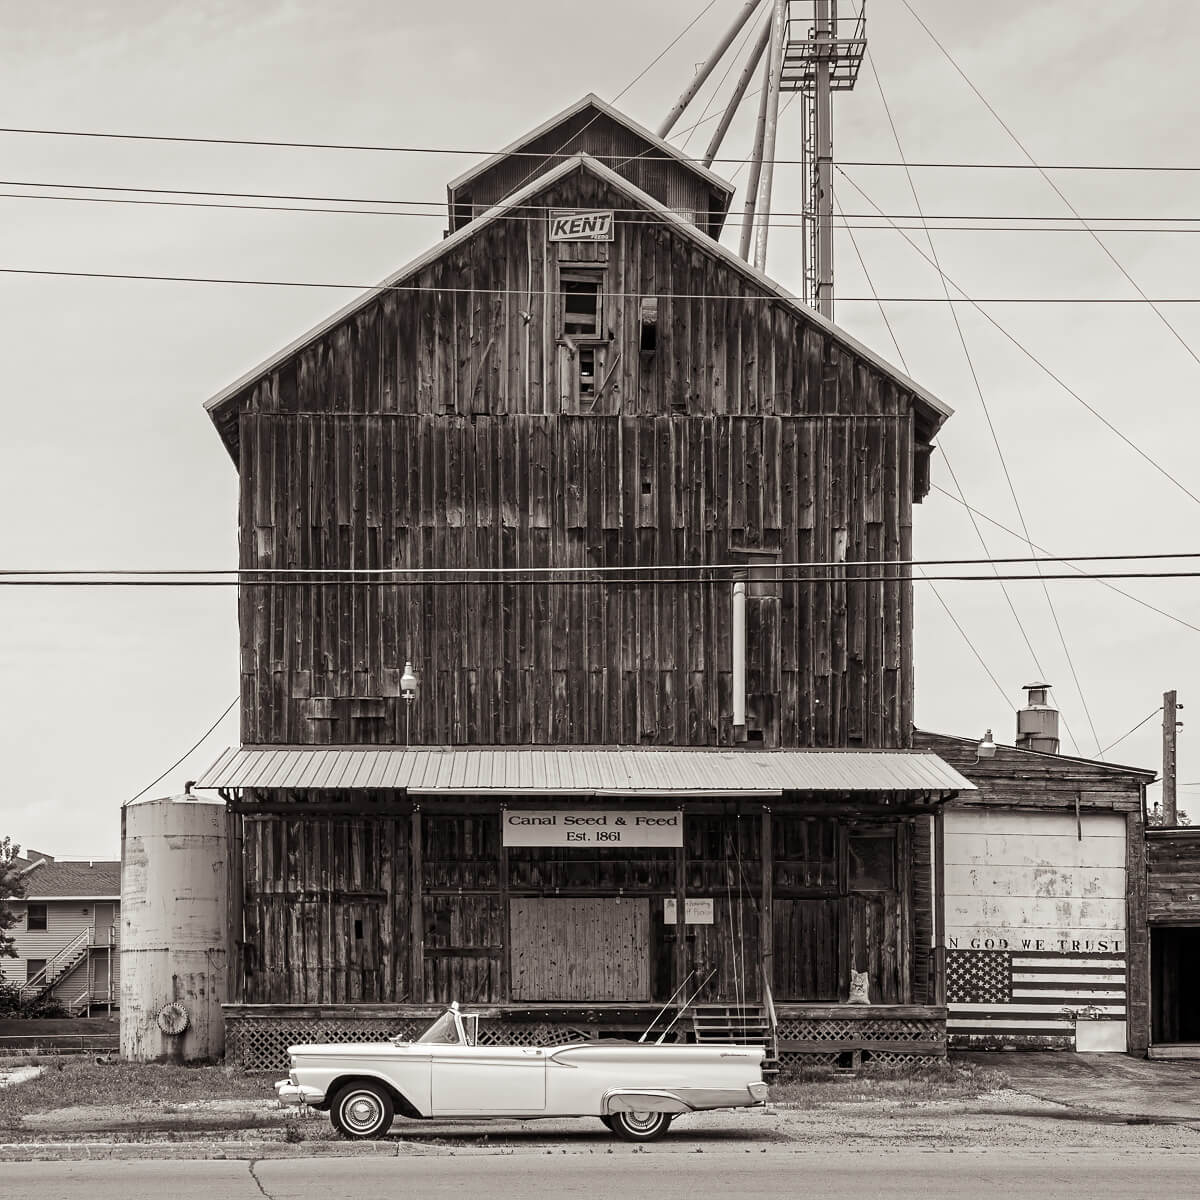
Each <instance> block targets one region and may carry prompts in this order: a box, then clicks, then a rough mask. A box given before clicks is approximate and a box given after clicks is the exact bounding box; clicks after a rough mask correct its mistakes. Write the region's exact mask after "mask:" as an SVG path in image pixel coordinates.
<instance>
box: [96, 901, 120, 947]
mask: <svg viewBox="0 0 1200 1200" xmlns="http://www.w3.org/2000/svg"><path fill="white" fill-rule="evenodd" d="M115 908H116V906H115V905H114V904H113V902H112V901H111V900H109V901H103V900H98V901H96V907H95V908H94V909H93V910H92V912H93V917H92V928H93V930H94V931H95V939H96V940H95V944H96V945H97V946H111V945H113V944H114V943H115V938H114V936H113V926H114V924H115V918H116V912H115Z"/></svg>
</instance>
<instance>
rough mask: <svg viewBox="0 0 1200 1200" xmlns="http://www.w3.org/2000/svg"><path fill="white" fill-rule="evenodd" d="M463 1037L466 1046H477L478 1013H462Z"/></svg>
mask: <svg viewBox="0 0 1200 1200" xmlns="http://www.w3.org/2000/svg"><path fill="white" fill-rule="evenodd" d="M462 1024H463V1037H464V1038H465V1039H466V1042H467V1045H468V1046H477V1045H478V1044H479V1014H478V1013H464V1014H463V1017H462Z"/></svg>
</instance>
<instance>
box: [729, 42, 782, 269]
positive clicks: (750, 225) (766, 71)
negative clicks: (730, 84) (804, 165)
mask: <svg viewBox="0 0 1200 1200" xmlns="http://www.w3.org/2000/svg"><path fill="white" fill-rule="evenodd" d="M774 27H775V22H774V18H772V21H771V26H770V28H771V29H774ZM770 94H771V52H770V51H769V50H768V52H767V53H766V54H765V55H764V56H763V81H762V90H761V91H760V92H759V94H758V121H757V122H756V124H755V127H754V149H753V150H751V151H750V178H749V179H748V180H747V181H746V203H745V205H744V206H743V209H742V237H741V241H740V242H739V243H738V254H740V255H741V256H742V258H744V259H745V260H746V261H747V262H749V261H750V240H751V234H752V233H753V232H754V201H755V199H756V198H757V197H758V177H759V175H761V174H762V156H763V137H764V136H765V132H766V127H767V100H768V97H769V96H770Z"/></svg>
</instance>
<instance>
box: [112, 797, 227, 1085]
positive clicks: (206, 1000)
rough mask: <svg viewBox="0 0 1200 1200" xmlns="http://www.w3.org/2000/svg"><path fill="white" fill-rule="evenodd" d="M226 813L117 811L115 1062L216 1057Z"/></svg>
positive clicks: (158, 804) (222, 986)
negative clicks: (118, 1038)
mask: <svg viewBox="0 0 1200 1200" xmlns="http://www.w3.org/2000/svg"><path fill="white" fill-rule="evenodd" d="M228 863H229V854H228V843H227V835H226V826H225V805H224V804H223V803H221V802H220V801H216V802H213V801H208V800H200V799H196V798H195V797H192V796H172V797H167V798H163V799H157V800H145V801H142V802H140V803H136V804H130V805H127V806H126V807H125V808H124V809H122V811H121V1056H122V1058H126V1059H132V1060H135V1061H139V1062H150V1061H154V1060H156V1059H174V1060H178V1061H200V1060H206V1059H216V1058H220V1057H221V1055H222V1054H223V1053H224V1050H225V1022H224V1018H223V1016H222V1013H221V1003H222V1001H224V999H225V996H226V975H225V955H226V950H225V947H226V936H227V925H228V915H227V914H228V877H229V875H228V872H229V867H228Z"/></svg>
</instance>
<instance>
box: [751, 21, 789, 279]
mask: <svg viewBox="0 0 1200 1200" xmlns="http://www.w3.org/2000/svg"><path fill="white" fill-rule="evenodd" d="M787 15H788V5H787V0H775V12H774V14H773V15H772V17H771V47H770V52H769V53H770V59H769V62H770V67H771V76H770V96H769V99H768V101H767V112H766V125H765V127H764V131H763V133H764V136H763V144H762V176H761V178H760V180H759V184H758V199H757V200H756V201H755V205H754V208H755V215H756V217H757V228H756V230H755V237H754V265H755V266H756V267H757V268H758V269H759V270H760V271H765V270H766V269H767V234H768V233H770V231H771V230H770V220H771V188H772V185H773V184H774V180H775V134H776V132H777V130H778V128H779V92H780V82H781V76H782V75H783V50H784V43H785V42H786V41H787Z"/></svg>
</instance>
